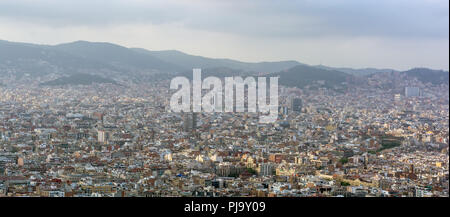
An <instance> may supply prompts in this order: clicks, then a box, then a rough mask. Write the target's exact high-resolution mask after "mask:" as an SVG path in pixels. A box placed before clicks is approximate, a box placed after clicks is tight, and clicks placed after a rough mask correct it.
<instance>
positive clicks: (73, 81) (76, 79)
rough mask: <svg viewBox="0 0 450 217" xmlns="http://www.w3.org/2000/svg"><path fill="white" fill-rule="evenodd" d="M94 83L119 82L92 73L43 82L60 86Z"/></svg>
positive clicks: (45, 84)
mask: <svg viewBox="0 0 450 217" xmlns="http://www.w3.org/2000/svg"><path fill="white" fill-rule="evenodd" d="M93 83H110V84H117V82H116V81H114V80H112V79H109V78H104V77H101V76H98V75H90V74H82V73H80V74H74V75H70V76H64V77H61V78H57V79H55V80H52V81H48V82H44V83H41V84H40V85H41V86H59V85H89V84H93Z"/></svg>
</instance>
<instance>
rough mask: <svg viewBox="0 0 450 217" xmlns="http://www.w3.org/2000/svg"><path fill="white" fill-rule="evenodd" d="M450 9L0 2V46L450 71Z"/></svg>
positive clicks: (365, 4)
mask: <svg viewBox="0 0 450 217" xmlns="http://www.w3.org/2000/svg"><path fill="white" fill-rule="evenodd" d="M448 7H449V3H448V1H446V0H427V1H419V0H412V1H405V0H399V1H388V0H381V1H380V0H377V1H374V0H369V1H357V0H345V1H266V0H263V1H255V0H250V1H234V0H232V1H216V0H214V1H210V0H208V1H203V0H198V1H185V0H182V1H180V0H177V1H175V0H169V1H167V0H164V1H160V0H156V1H142V0H127V1H124V0H112V1H111V0H109V1H106V0H94V1H87V0H81V1H57V0H42V1H38V3H37V2H36V1H30V0H4V1H0V30H1V31H0V39H2V40H8V41H17V42H29V43H38V44H51V45H55V44H59V43H67V42H72V41H77V40H86V41H99V42H111V43H116V44H120V45H123V46H126V47H140V48H145V49H148V50H179V51H183V52H186V53H189V54H192V55H200V56H206V57H213V58H230V59H236V60H241V61H249V62H260V61H279V60H296V61H299V62H301V63H305V64H309V65H319V64H323V65H327V66H333V67H353V68H366V67H374V68H392V69H396V70H407V69H410V68H414V67H428V68H432V69H443V70H448V69H449V64H448V59H449V29H448V26H449V22H448V20H449V13H448Z"/></svg>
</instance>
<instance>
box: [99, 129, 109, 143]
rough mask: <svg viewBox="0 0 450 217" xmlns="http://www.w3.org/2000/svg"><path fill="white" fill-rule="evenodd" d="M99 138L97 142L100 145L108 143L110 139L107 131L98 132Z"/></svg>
mask: <svg viewBox="0 0 450 217" xmlns="http://www.w3.org/2000/svg"><path fill="white" fill-rule="evenodd" d="M97 137H98V138H97V140H98V142H100V143H107V142H108V139H109V135H108V132H106V131H105V130H98V135H97Z"/></svg>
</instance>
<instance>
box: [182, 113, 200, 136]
mask: <svg viewBox="0 0 450 217" xmlns="http://www.w3.org/2000/svg"><path fill="white" fill-rule="evenodd" d="M183 124H184V126H183V128H184V131H186V132H190V131H195V129H196V128H197V113H195V112H189V113H186V114H184V123H183Z"/></svg>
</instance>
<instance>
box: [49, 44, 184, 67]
mask: <svg viewBox="0 0 450 217" xmlns="http://www.w3.org/2000/svg"><path fill="white" fill-rule="evenodd" d="M54 48H55V49H56V50H59V51H62V52H65V53H69V54H72V55H75V56H78V57H83V58H86V59H91V60H94V61H98V62H102V63H105V64H108V65H112V66H114V67H116V68H118V69H119V70H125V71H129V70H138V71H151V70H158V71H164V72H177V71H181V70H182V69H183V68H182V67H180V66H177V65H176V64H174V63H169V62H166V61H163V60H160V59H158V58H156V57H153V56H152V55H149V54H145V53H142V52H136V51H134V50H132V49H129V48H126V47H122V46H119V45H116V44H111V43H104V42H87V41H76V42H72V43H67V44H60V45H56V46H54Z"/></svg>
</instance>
